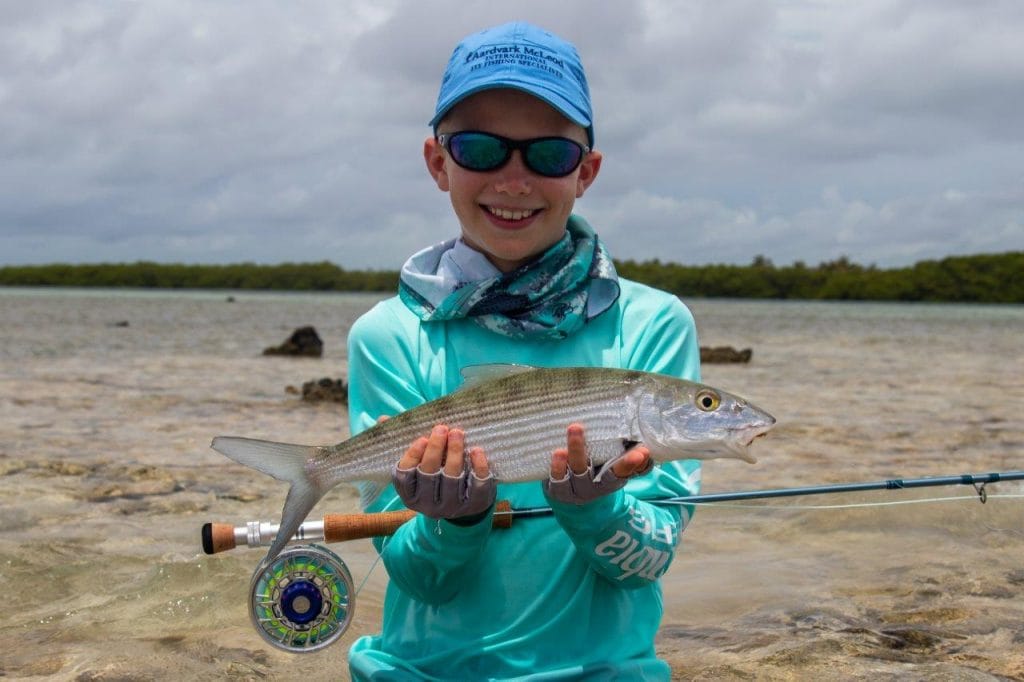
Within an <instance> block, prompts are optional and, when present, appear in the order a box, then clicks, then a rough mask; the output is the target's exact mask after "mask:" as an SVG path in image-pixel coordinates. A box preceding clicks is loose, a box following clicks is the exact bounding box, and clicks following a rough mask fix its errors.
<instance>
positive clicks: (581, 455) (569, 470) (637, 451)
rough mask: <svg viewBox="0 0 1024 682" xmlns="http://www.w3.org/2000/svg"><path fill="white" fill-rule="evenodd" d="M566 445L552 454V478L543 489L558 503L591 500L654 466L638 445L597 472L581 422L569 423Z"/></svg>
mask: <svg viewBox="0 0 1024 682" xmlns="http://www.w3.org/2000/svg"><path fill="white" fill-rule="evenodd" d="M566 445H567V447H566V448H563V449H558V450H555V452H554V453H553V454H552V455H551V477H550V478H549V479H548V480H547V481H545V482H544V492H545V493H546V494H547V496H548V497H550V498H551V499H553V500H557V501H559V502H567V503H570V504H586V503H587V502H592V501H593V500H596V499H597V498H599V497H603V496H604V495H607V494H609V493H613V492H615V491H616V490H618V489H619V488H621V487H623V486H624V485H626V482H627V481H628V480H629V478H630V477H631V476H636V475H643V474H646V473H647V472H648V471H650V470H651V468H652V467H653V465H654V461H653V460H652V459H651V452H650V450H648V449H647V447H646V446H643V445H637V446H636V447H634V448H632V449H631V450H629V451H628V452H627V453H626V454H625V455H623V456H622V457H621V458H620V459H619V460H618V461H617V462H615V464H613V465H612V467H611V469H609V470H607V471H599V472H595V471H594V467H593V465H592V464H591V462H590V457H588V456H587V441H586V438H585V437H584V433H583V427H582V426H581V425H579V424H572V425H570V426H569V429H568V432H567V436H566Z"/></svg>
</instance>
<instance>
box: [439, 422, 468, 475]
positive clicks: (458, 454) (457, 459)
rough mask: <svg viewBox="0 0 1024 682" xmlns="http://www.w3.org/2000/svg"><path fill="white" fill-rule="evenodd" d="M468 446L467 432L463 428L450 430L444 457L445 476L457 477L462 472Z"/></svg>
mask: <svg viewBox="0 0 1024 682" xmlns="http://www.w3.org/2000/svg"><path fill="white" fill-rule="evenodd" d="M465 447H466V434H464V433H463V432H462V430H461V429H452V430H451V431H449V432H448V444H447V447H446V454H445V458H444V473H445V476H451V477H452V478H455V477H457V476H458V475H459V474H461V473H462V462H463V454H464V450H465Z"/></svg>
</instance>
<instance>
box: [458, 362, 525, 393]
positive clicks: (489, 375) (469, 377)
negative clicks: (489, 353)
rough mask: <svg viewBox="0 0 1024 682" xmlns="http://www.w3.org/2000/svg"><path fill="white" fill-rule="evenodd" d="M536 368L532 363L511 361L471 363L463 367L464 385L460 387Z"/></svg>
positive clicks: (475, 384) (471, 385) (468, 386)
mask: <svg viewBox="0 0 1024 682" xmlns="http://www.w3.org/2000/svg"><path fill="white" fill-rule="evenodd" d="M535 369H537V368H536V367H533V366H532V365H515V364H511V363H507V364H504V363H503V364H497V363H496V364H492V365H469V366H467V367H463V368H462V386H461V387H460V389H463V388H472V387H473V386H479V385H480V384H483V383H486V382H488V381H494V380H495V379H504V378H505V377H510V376H513V375H515V374H522V373H523V372H532V371H533V370H535Z"/></svg>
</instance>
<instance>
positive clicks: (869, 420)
mask: <svg viewBox="0 0 1024 682" xmlns="http://www.w3.org/2000/svg"><path fill="white" fill-rule="evenodd" d="M229 295H230V296H231V297H233V299H234V300H233V302H229V301H228V296H229ZM378 298H379V297H378V296H370V295H339V294H301V295H299V294H258V293H251V292H232V293H231V294H228V293H226V292H163V291H156V292H150V291H146V292H137V291H95V290H0V341H2V343H0V369H2V371H0V480H2V481H3V486H2V487H0V514H2V518H3V526H2V530H0V589H2V591H3V592H2V593H3V594H4V595H5V596H6V597H7V608H5V609H4V610H3V615H2V616H0V638H2V641H3V643H4V646H3V647H0V674H3V675H6V676H9V677H14V678H20V677H29V676H33V675H35V676H49V677H54V678H57V679H134V678H137V679H147V678H151V677H164V676H166V675H167V674H168V672H169V671H174V673H175V674H176V675H180V676H182V677H192V678H237V677H241V678H262V677H271V678H273V679H300V678H302V677H309V676H310V675H314V676H318V677H319V676H322V675H323V673H324V670H337V671H338V674H339V676H343V675H344V670H345V653H346V650H347V647H348V643H350V642H351V641H352V639H353V638H354V637H356V636H358V635H359V634H361V633H365V632H372V631H376V630H377V629H378V628H379V618H380V601H381V596H382V592H383V587H384V585H385V582H386V575H385V574H384V572H383V570H382V569H380V568H379V567H378V568H376V569H375V570H374V571H373V572H372V573H370V577H369V580H368V581H367V583H366V585H365V587H364V588H363V590H362V592H360V594H359V596H358V600H357V608H356V613H355V622H354V624H353V626H352V629H351V630H350V632H349V633H348V634H346V636H345V637H344V638H343V640H342V642H340V643H339V644H337V645H335V646H334V647H332V648H331V649H329V650H327V651H325V652H323V653H320V654H315V655H311V656H305V657H303V656H292V655H288V654H284V653H281V652H278V651H275V650H273V649H271V648H269V647H268V646H267V645H265V644H264V643H263V642H262V640H261V639H260V638H259V637H258V635H257V634H256V633H255V632H254V631H253V630H252V629H251V627H250V625H249V622H248V615H247V612H246V606H245V599H246V591H247V588H248V584H249V578H250V576H251V573H252V571H253V569H254V567H255V565H256V563H257V562H258V560H259V558H260V557H261V556H262V552H260V551H257V550H237V551H235V552H232V553H227V554H223V555H218V556H214V557H207V556H204V555H202V553H201V551H200V548H199V535H198V531H199V528H200V526H201V525H202V524H203V523H205V522H206V521H211V520H220V521H228V522H232V523H237V524H240V523H243V522H244V521H247V520H250V519H258V518H259V519H266V520H276V518H277V516H278V514H279V512H280V507H281V504H282V501H283V498H284V492H285V491H284V488H283V486H282V485H281V484H280V483H278V482H277V481H274V480H272V479H269V478H268V477H265V476H263V475H261V474H258V473H256V472H252V471H249V470H247V469H245V468H243V467H240V466H238V465H236V464H234V463H232V462H230V461H228V460H226V459H224V458H223V457H221V456H219V455H217V454H216V453H214V452H212V451H211V450H210V449H209V447H208V446H209V441H210V438H211V437H212V436H214V435H218V434H227V433H233V434H244V435H251V436H255V437H270V438H274V439H277V440H285V441H296V442H321V443H331V442H336V441H338V440H340V439H342V438H343V437H344V436H345V434H346V430H347V429H346V418H345V415H344V413H343V411H342V410H340V409H338V408H336V407H331V406H309V405H305V404H303V403H302V402H301V401H299V400H298V399H297V398H295V397H294V396H292V395H289V394H287V393H286V392H285V390H284V389H285V387H286V386H288V385H298V384H301V383H302V382H303V381H308V380H310V379H314V378H319V377H322V376H331V377H338V376H344V375H345V373H346V371H345V349H344V339H345V334H346V333H347V330H348V328H349V326H350V325H351V323H352V321H353V320H354V319H355V318H356V317H357V316H358V315H359V313H360V312H362V311H363V310H365V309H366V308H368V307H369V306H370V305H372V303H373V302H374V301H375V300H377V299H378ZM689 303H690V305H691V307H692V309H693V311H694V313H695V316H696V318H697V322H698V327H699V330H700V334H701V340H702V343H704V344H706V345H734V346H736V347H751V348H753V349H754V356H753V361H752V363H751V364H749V365H707V366H705V368H704V378H705V380H706V381H708V382H709V383H712V384H717V385H720V386H722V387H723V388H727V389H730V390H733V391H736V392H737V393H740V394H742V395H744V396H746V397H748V398H750V399H751V400H752V401H754V402H755V403H757V404H759V405H761V406H763V407H765V408H766V409H768V410H769V411H771V412H772V413H774V414H775V415H776V416H777V417H778V418H779V426H778V427H777V429H776V430H775V431H774V432H773V433H772V434H771V435H770V436H769V437H768V438H767V439H765V440H763V441H761V442H759V443H758V446H757V447H756V448H755V454H757V455H758V457H759V458H760V461H759V462H758V464H756V465H748V464H745V463H743V462H739V461H731V460H716V461H714V462H710V463H708V464H707V465H706V466H705V468H704V480H705V490H706V491H722V490H733V489H755V488H771V487H786V486H793V485H816V484H824V483H836V482H849V481H869V480H872V481H873V480H884V479H888V478H894V477H918V476H932V475H952V474H958V473H980V472H986V471H997V470H1019V469H1024V422H1022V416H1021V415H1022V410H1021V405H1024V373H1022V372H1021V371H1020V369H1019V367H1020V360H1021V345H1020V339H1021V338H1022V334H1024V308H1022V307H1020V306H1006V307H1000V306H956V305H898V304H855V303H803V302H750V301H716V300H697V301H691V302H689ZM306 324H312V325H314V326H315V327H316V328H317V330H318V331H319V332H320V335H321V337H322V338H323V339H324V341H325V356H324V358H323V359H322V360H309V359H304V360H291V359H287V358H264V357H261V356H260V352H261V351H262V349H263V348H264V347H266V346H269V345H274V344H277V343H280V342H281V341H282V340H283V339H284V338H286V337H287V335H288V334H290V332H291V331H292V329H294V328H295V327H298V326H302V325H306ZM988 492H989V500H988V502H987V503H986V504H985V505H982V504H980V503H979V502H978V501H977V496H976V494H975V492H974V490H972V489H971V488H970V487H965V488H937V489H923V490H914V491H894V492H884V491H882V492H870V493H859V494H846V495H836V496H823V497H814V498H798V499H790V500H777V501H772V502H751V503H747V504H743V505H716V506H703V507H702V508H700V509H699V510H698V512H697V516H696V520H695V521H694V523H693V524H691V526H690V527H689V528H688V530H687V532H686V533H685V535H684V539H683V546H684V550H683V552H681V553H680V555H679V556H678V557H677V559H676V561H675V563H674V564H673V566H672V568H671V570H670V571H669V572H668V574H667V575H666V577H665V579H664V587H665V604H666V616H665V619H664V622H663V626H662V628H661V631H660V635H659V639H658V643H657V645H658V649H659V651H660V652H661V654H662V655H663V656H665V657H666V658H667V659H668V660H669V661H670V662H671V663H672V665H673V668H674V670H675V672H676V675H677V676H678V677H679V678H680V679H769V680H772V679H779V680H782V679H865V680H866V679H872V680H874V679H907V678H911V679H935V680H945V679H1024V653H1022V652H1024V635H1022V634H1021V629H1020V623H1021V622H1024V599H1022V598H1021V597H1022V593H1024V564H1022V562H1021V558H1022V557H1024V500H1022V499H1021V498H1019V497H1009V496H1010V495H1024V486H1022V485H1021V484H1019V483H1000V484H995V485H992V486H990V487H989V489H988ZM953 496H955V497H958V498H959V499H958V500H955V501H933V502H924V503H918V504H898V505H896V504H892V505H890V506H852V507H851V506H848V505H864V504H874V503H886V504H887V505H888V504H889V503H893V502H901V503H902V502H905V501H912V500H923V499H933V498H948V497H953ZM823 505H844V506H846V508H842V509H821V508H816V507H820V506H823ZM355 508H356V500H355V497H354V496H353V494H352V492H351V491H349V490H344V489H336V490H334V491H332V492H331V493H330V495H329V496H328V498H327V499H326V500H325V501H324V502H323V503H321V505H320V506H319V507H318V509H317V510H316V512H314V513H315V514H316V513H323V512H328V511H331V512H344V511H351V510H354V509H355ZM527 522H528V521H527ZM333 549H334V550H335V551H337V552H338V553H340V554H341V555H342V557H343V558H344V559H345V561H346V562H347V563H348V564H349V567H350V569H351V570H352V573H353V576H354V578H355V581H356V584H357V585H358V584H359V583H360V582H361V581H362V580H363V578H364V577H366V576H367V573H368V572H369V571H370V568H371V566H372V564H373V560H374V553H373V551H372V548H371V546H370V544H369V543H368V542H366V541H357V542H351V543H346V544H343V545H335V546H333Z"/></svg>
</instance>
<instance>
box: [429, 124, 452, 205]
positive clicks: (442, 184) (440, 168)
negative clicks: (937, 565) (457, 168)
mask: <svg viewBox="0 0 1024 682" xmlns="http://www.w3.org/2000/svg"><path fill="white" fill-rule="evenodd" d="M423 160H424V161H425V162H426V164H427V172H428V173H430V177H432V178H434V182H435V183H437V188H438V189H439V190H441V191H442V192H447V191H448V189H449V187H450V186H451V185H450V184H449V182H448V165H447V163H446V161H447V160H446V159H445V155H444V147H442V146H441V143H440V142H438V141H437V138H436V137H434V136H430V137H428V138H427V139H426V141H424V143H423Z"/></svg>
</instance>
